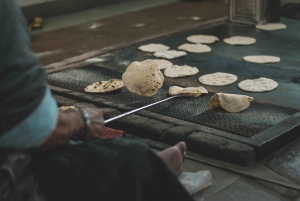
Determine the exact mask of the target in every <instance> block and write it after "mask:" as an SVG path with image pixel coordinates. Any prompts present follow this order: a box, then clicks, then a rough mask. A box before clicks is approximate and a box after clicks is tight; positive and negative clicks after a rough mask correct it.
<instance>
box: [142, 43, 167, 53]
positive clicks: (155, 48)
mask: <svg viewBox="0 0 300 201" xmlns="http://www.w3.org/2000/svg"><path fill="white" fill-rule="evenodd" d="M138 49H139V50H141V51H143V52H162V51H166V50H168V49H170V47H168V46H166V45H163V44H155V43H151V44H148V45H142V46H140V47H139V48H138Z"/></svg>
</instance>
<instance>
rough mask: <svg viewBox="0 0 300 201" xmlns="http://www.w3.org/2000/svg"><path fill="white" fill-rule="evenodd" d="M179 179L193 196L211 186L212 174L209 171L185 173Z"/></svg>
mask: <svg viewBox="0 0 300 201" xmlns="http://www.w3.org/2000/svg"><path fill="white" fill-rule="evenodd" d="M178 179H179V181H180V183H181V184H182V185H183V187H184V188H185V189H186V190H187V191H188V192H189V194H190V195H193V194H195V193H197V192H198V191H201V190H203V189H205V188H207V187H209V186H210V185H211V182H212V174H211V172H210V171H209V170H202V171H199V172H183V173H181V174H180V176H179V177H178Z"/></svg>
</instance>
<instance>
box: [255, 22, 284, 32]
mask: <svg viewBox="0 0 300 201" xmlns="http://www.w3.org/2000/svg"><path fill="white" fill-rule="evenodd" d="M256 28H257V29H262V30H265V31H276V30H280V29H286V25H285V24H282V23H268V24H258V25H256Z"/></svg>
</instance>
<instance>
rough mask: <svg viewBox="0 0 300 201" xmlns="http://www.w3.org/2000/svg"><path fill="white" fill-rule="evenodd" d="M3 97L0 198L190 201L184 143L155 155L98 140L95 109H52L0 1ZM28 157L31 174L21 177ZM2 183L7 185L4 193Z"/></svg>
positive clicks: (19, 25) (42, 75)
mask: <svg viewBox="0 0 300 201" xmlns="http://www.w3.org/2000/svg"><path fill="white" fill-rule="evenodd" d="M0 97H1V98H0V148H1V151H0V153H1V157H2V158H1V159H3V160H0V162H2V166H1V167H0V194H1V193H3V194H2V195H1V196H2V197H1V200H7V201H8V200H9V201H18V200H22V201H23V200H35V201H39V200H46V201H59V200H73V201H74V200H75V201H76V200H78V201H79V200H80V201H83V200H84V201H88V200H131V201H134V200H157V201H158V200H172V201H176V200H185V201H188V200H193V199H192V197H191V196H190V195H189V194H188V192H187V191H186V190H185V189H184V187H183V186H182V185H181V184H180V183H179V181H178V178H177V176H178V175H179V174H180V172H181V171H182V162H183V160H184V158H185V155H186V153H185V152H186V144H185V143H184V142H179V143H178V144H176V145H174V146H172V147H170V148H168V149H166V150H164V151H161V152H158V153H157V154H156V153H154V151H152V150H151V149H150V148H149V147H148V146H147V145H146V144H144V143H141V142H137V141H134V140H132V139H101V137H100V134H101V131H102V128H103V124H104V123H103V114H102V111H101V110H99V109H89V108H81V109H78V110H75V111H67V112H63V111H59V110H58V109H57V104H56V101H55V99H54V98H53V97H52V95H51V91H50V89H49V86H48V84H47V73H46V72H45V71H44V70H43V68H42V67H41V66H40V64H39V62H38V60H37V58H36V56H35V55H34V54H33V53H32V52H31V51H30V37H29V34H28V28H27V26H26V22H25V19H24V17H23V15H22V13H21V11H20V9H19V8H18V6H17V4H16V2H15V1H14V0H0ZM73 138H78V139H82V140H83V142H82V143H78V144H72V143H70V142H71V141H70V139H73ZM4 153H5V154H4ZM15 153H17V154H15ZM20 153H21V154H20ZM12 154H15V155H12ZM28 155H29V156H30V157H29V158H30V159H29V160H28V161H29V162H28V161H27V162H28V163H29V164H30V165H29V167H30V168H24V171H23V173H20V172H18V171H20V169H21V168H22V167H23V166H26V162H23V163H22V161H26V160H25V158H27V157H26V156H28ZM7 161H8V163H7ZM7 164H8V165H7ZM24 164H25V165H24ZM0 165H1V164H0ZM16 167H17V168H16ZM14 171H16V172H14ZM3 172H6V173H7V174H2V173H3ZM21 172H22V171H21ZM7 175H8V176H7ZM1 178H2V179H1ZM5 178H9V179H11V180H9V181H11V182H12V186H9V189H8V190H7V189H6V190H5V191H3V192H2V190H1V186H3V185H2V184H4V185H5V184H6V183H5V182H4V181H7V180H5ZM1 181H2V184H1ZM3 182H4V183H3ZM6 186H7V185H6Z"/></svg>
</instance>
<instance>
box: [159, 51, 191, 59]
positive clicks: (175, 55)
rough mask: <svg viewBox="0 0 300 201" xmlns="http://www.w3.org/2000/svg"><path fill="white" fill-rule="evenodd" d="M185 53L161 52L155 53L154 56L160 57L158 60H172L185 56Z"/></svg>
mask: <svg viewBox="0 0 300 201" xmlns="http://www.w3.org/2000/svg"><path fill="white" fill-rule="evenodd" d="M185 55H186V52H184V51H177V50H167V51H163V52H155V53H154V56H156V57H160V58H165V59H174V58H178V57H182V56H185Z"/></svg>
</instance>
